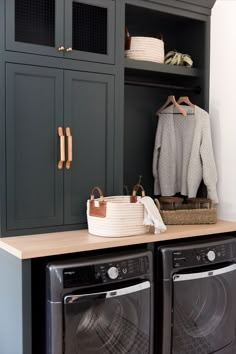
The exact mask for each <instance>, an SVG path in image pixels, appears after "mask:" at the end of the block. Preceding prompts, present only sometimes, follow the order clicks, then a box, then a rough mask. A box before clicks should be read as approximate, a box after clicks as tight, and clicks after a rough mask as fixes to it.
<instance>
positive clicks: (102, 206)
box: [89, 187, 107, 218]
mask: <svg viewBox="0 0 236 354" xmlns="http://www.w3.org/2000/svg"><path fill="white" fill-rule="evenodd" d="M95 191H98V193H99V200H94V192H95ZM106 212H107V209H106V202H105V201H104V196H103V192H102V190H101V188H99V187H94V188H93V189H92V192H91V194H90V201H89V215H90V216H96V217H98V218H105V217H106Z"/></svg>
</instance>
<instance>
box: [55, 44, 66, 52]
mask: <svg viewBox="0 0 236 354" xmlns="http://www.w3.org/2000/svg"><path fill="white" fill-rule="evenodd" d="M57 50H58V51H59V52H63V50H65V47H63V45H62V46H61V47H58V48H57Z"/></svg>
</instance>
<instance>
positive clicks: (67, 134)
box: [66, 128, 72, 170]
mask: <svg viewBox="0 0 236 354" xmlns="http://www.w3.org/2000/svg"><path fill="white" fill-rule="evenodd" d="M66 136H67V139H68V140H67V141H68V150H67V153H68V158H67V161H66V168H67V170H69V169H70V166H71V162H72V136H71V132H70V128H66Z"/></svg>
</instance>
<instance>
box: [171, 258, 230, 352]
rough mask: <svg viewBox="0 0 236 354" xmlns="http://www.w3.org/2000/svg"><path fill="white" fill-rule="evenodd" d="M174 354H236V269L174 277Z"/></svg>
mask: <svg viewBox="0 0 236 354" xmlns="http://www.w3.org/2000/svg"><path fill="white" fill-rule="evenodd" d="M173 289H174V292H173V333H172V353H173V354H183V353H191V354H212V353H217V354H218V353H219V354H233V353H236V346H235V336H236V333H235V328H236V303H235V293H236V265H235V264H232V265H229V266H226V267H223V268H220V269H215V270H209V271H203V272H199V273H190V274H181V273H179V274H175V275H174V277H173Z"/></svg>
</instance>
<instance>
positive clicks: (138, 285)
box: [47, 251, 153, 354]
mask: <svg viewBox="0 0 236 354" xmlns="http://www.w3.org/2000/svg"><path fill="white" fill-rule="evenodd" d="M151 256H152V254H151V252H148V251H147V252H146V251H145V252H142V253H140V252H138V253H134V254H129V255H124V256H122V255H121V256H119V257H112V258H107V257H106V259H102V258H98V257H97V258H93V259H90V260H87V261H86V262H78V261H70V263H65V262H58V263H54V264H50V265H48V266H47V282H48V289H49V291H48V295H47V313H48V315H47V326H48V328H47V354H95V353H96V354H128V353H129V354H152V353H153V346H152V339H153V338H152V331H153V328H152V327H153V326H152V322H153V317H152V313H153V310H152V259H151Z"/></svg>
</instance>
